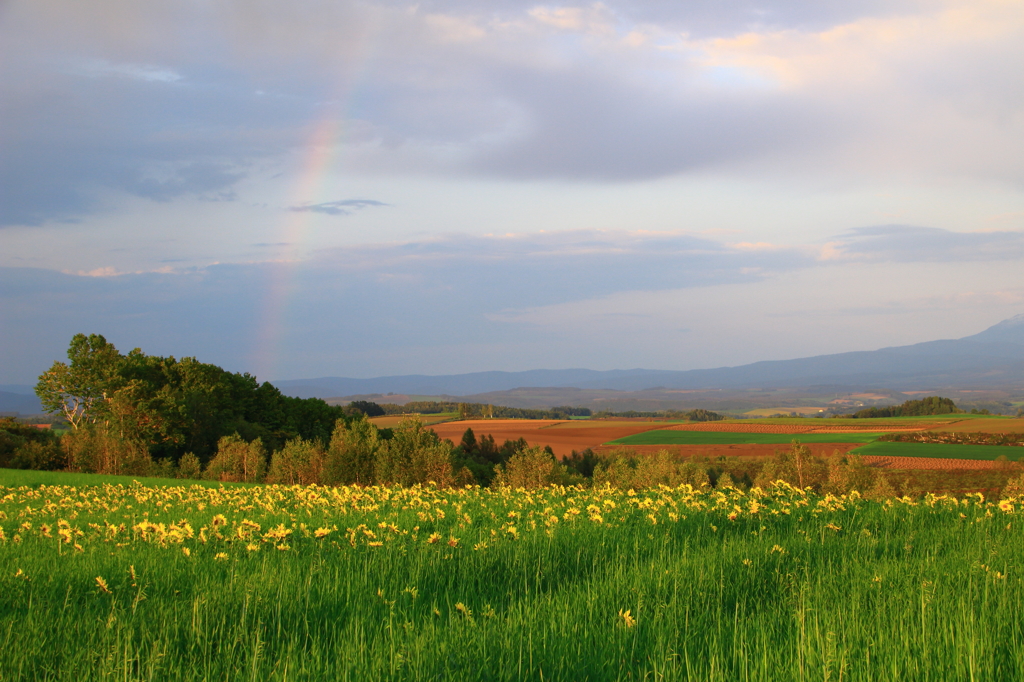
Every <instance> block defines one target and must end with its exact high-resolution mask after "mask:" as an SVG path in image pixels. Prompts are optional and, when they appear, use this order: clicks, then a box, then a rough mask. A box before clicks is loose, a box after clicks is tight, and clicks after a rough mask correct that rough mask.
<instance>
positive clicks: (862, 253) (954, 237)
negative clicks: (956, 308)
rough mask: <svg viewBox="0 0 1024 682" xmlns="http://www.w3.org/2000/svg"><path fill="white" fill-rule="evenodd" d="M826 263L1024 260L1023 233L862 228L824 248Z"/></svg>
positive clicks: (928, 228)
mask: <svg viewBox="0 0 1024 682" xmlns="http://www.w3.org/2000/svg"><path fill="white" fill-rule="evenodd" d="M822 258H823V260H859V261H890V262H893V261H895V262H916V263H922V262H972V261H979V262H988V261H1020V260H1024V231H1014V230H986V231H984V232H952V231H950V230H943V229H939V228H935V227H919V226H914V225H875V226H870V227H860V228H855V229H853V230H849V231H848V232H846V233H844V234H842V235H839V237H838V238H837V239H836V240H834V241H830V242H829V243H828V244H826V245H825V247H824V249H823V251H822Z"/></svg>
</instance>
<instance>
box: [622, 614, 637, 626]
mask: <svg viewBox="0 0 1024 682" xmlns="http://www.w3.org/2000/svg"><path fill="white" fill-rule="evenodd" d="M632 610H633V609H626V610H625V611H623V610H622V609H619V618H621V619H622V625H623V626H625V627H627V628H631V627H633V626H634V625H636V619H635V618H633V616H631V615H630V612H631V611H632Z"/></svg>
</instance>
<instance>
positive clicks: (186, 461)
mask: <svg viewBox="0 0 1024 682" xmlns="http://www.w3.org/2000/svg"><path fill="white" fill-rule="evenodd" d="M202 475H203V469H202V465H201V464H200V463H199V458H198V457H196V455H195V453H194V452H186V453H185V454H184V455H182V456H181V459H179V460H178V478H191V479H193V480H198V479H199V478H201V477H202Z"/></svg>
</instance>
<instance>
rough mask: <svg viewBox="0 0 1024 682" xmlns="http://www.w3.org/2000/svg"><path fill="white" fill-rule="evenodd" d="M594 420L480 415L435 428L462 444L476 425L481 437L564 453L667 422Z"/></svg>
mask: <svg viewBox="0 0 1024 682" xmlns="http://www.w3.org/2000/svg"><path fill="white" fill-rule="evenodd" d="M597 424H599V426H594V423H593V422H589V423H588V422H586V421H548V420H542V419H479V420H467V421H459V422H449V423H446V424H438V425H436V426H433V427H431V428H433V429H434V431H435V432H436V433H437V435H438V436H440V437H441V438H448V439H450V440H451V441H452V442H453V443H455V444H458V443H459V441H460V440H462V434H463V433H465V432H466V429H469V428H471V429H473V433H474V434H476V437H477V438H480V437H481V436H483V435H484V434H490V435H491V436H492V437H493V438H494V440H495V441H496V442H497V443H498V445H501V444H502V443H504V442H505V441H506V440H518V439H519V438H525V439H526V442H527V443H529V444H530V445H539V446H541V447H544V446H545V445H550V446H551V449H552V450H554V451H555V454H556V455H558V456H559V457H561V456H562V455H568V454H570V453H571V452H572V451H573V450H577V451H581V450H585V449H586V448H594V449H597V447H598V446H600V445H601V444H602V443H607V442H608V441H610V440H615V439H616V438H623V437H625V436H631V435H633V434H634V433H641V432H643V431H650V430H651V429H657V428H660V427H663V426H664V422H662V423H658V422H654V423H652V422H626V421H621V422H597Z"/></svg>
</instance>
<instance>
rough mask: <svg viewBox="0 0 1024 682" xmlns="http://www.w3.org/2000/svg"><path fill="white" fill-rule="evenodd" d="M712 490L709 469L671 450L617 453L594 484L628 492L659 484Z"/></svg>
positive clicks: (597, 473) (608, 459) (596, 472)
mask: <svg viewBox="0 0 1024 682" xmlns="http://www.w3.org/2000/svg"><path fill="white" fill-rule="evenodd" d="M683 484H689V485H692V486H693V487H694V488H698V489H702V490H706V489H707V488H710V487H711V478H710V476H709V475H708V471H707V468H705V467H704V466H702V465H700V464H697V463H696V462H693V461H682V460H680V459H679V458H678V457H676V456H675V455H673V454H672V453H671V452H669V451H668V450H659V451H658V452H655V453H653V454H651V455H639V456H638V455H637V454H636V452H635V451H633V450H630V449H628V448H625V449H621V450H613V451H611V452H609V453H608V455H607V456H606V457H605V458H604V460H603V461H602V462H600V463H599V464H598V466H597V467H596V468H595V469H594V485H610V486H613V487H616V488H621V489H623V490H627V489H630V488H633V489H641V488H651V487H654V486H657V485H667V486H672V487H675V486H679V485H683Z"/></svg>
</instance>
